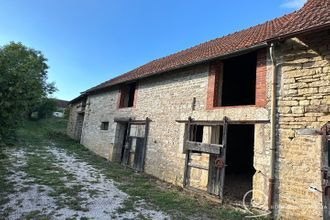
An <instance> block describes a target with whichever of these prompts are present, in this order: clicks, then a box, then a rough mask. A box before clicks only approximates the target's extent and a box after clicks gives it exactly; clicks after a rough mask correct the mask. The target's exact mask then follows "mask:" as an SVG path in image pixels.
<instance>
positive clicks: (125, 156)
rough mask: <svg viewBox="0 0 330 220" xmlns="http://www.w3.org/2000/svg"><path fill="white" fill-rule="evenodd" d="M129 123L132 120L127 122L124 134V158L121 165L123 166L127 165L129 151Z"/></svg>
mask: <svg viewBox="0 0 330 220" xmlns="http://www.w3.org/2000/svg"><path fill="white" fill-rule="evenodd" d="M131 121H132V119H129V120H128V123H127V133H126V140H125V146H124V148H125V149H124V157H123V161H122V163H123V164H124V165H128V162H129V157H130V150H131V141H130V137H129V135H130V133H131Z"/></svg>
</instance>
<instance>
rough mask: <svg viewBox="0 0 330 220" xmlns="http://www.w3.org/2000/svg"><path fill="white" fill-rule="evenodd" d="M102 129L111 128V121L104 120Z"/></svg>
mask: <svg viewBox="0 0 330 220" xmlns="http://www.w3.org/2000/svg"><path fill="white" fill-rule="evenodd" d="M101 130H109V122H108V121H104V122H102V123H101Z"/></svg>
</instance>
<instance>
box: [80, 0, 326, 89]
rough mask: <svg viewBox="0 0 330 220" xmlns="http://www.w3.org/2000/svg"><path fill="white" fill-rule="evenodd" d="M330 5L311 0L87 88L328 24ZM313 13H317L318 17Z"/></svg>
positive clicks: (112, 82)
mask: <svg viewBox="0 0 330 220" xmlns="http://www.w3.org/2000/svg"><path fill="white" fill-rule="evenodd" d="M329 5H330V0H308V1H307V2H306V3H305V4H304V6H303V7H302V8H301V9H299V10H296V11H293V12H291V13H287V14H284V15H282V16H280V17H277V18H274V19H272V20H268V21H265V22H262V23H259V24H257V25H254V26H252V27H248V28H245V29H242V30H240V31H235V32H233V33H229V34H226V35H223V36H221V37H217V38H214V39H211V40H209V41H206V42H202V43H200V44H197V45H195V46H192V47H189V48H187V49H183V50H179V51H177V52H174V53H172V54H169V55H167V56H164V57H160V58H157V59H154V60H151V61H150V62H147V63H145V64H143V65H141V66H139V67H137V68H135V69H133V70H130V71H128V72H126V73H124V74H121V75H119V76H117V77H114V78H112V79H110V80H107V81H105V82H103V83H100V84H98V85H96V86H94V87H92V88H90V89H88V90H86V91H85V92H87V93H88V92H92V91H96V90H99V89H104V88H107V87H110V86H113V85H116V84H119V83H123V82H127V81H131V80H136V79H139V78H142V77H147V76H150V75H154V74H158V73H163V72H166V71H169V70H173V69H178V68H182V67H184V66H187V65H191V64H194V63H198V62H202V61H207V60H210V59H214V58H216V57H221V56H223V55H225V54H229V53H233V52H235V51H237V50H243V49H247V48H250V47H252V46H255V45H258V44H262V43H265V42H269V41H272V40H274V39H276V38H278V37H285V36H288V35H289V34H291V35H292V34H297V33H299V32H302V31H306V30H309V29H310V28H317V27H320V26H322V25H324V24H326V25H328V24H330V16H329V14H330V9H329ZM313 16H314V17H315V16H316V19H314V17H313ZM324 17H325V18H324Z"/></svg>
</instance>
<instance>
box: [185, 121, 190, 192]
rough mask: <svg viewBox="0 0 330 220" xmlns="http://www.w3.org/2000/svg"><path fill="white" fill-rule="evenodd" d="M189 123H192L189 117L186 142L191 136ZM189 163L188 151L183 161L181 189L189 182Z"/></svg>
mask: <svg viewBox="0 0 330 220" xmlns="http://www.w3.org/2000/svg"><path fill="white" fill-rule="evenodd" d="M191 121H192V118H191V117H189V118H188V135H187V136H188V137H187V140H188V141H190V136H191ZM187 140H185V142H184V144H185V145H186V144H187V143H186V142H187ZM189 161H190V151H189V149H188V150H187V153H186V159H185V164H184V175H183V187H185V186H187V185H188V181H189V166H188V164H189Z"/></svg>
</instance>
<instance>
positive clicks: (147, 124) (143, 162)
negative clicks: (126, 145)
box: [140, 117, 150, 171]
mask: <svg viewBox="0 0 330 220" xmlns="http://www.w3.org/2000/svg"><path fill="white" fill-rule="evenodd" d="M149 122H150V119H149V118H148V117H147V118H146V124H145V128H144V129H145V130H144V143H143V153H142V169H141V170H140V171H143V170H144V164H145V158H146V152H147V145H148V135H149Z"/></svg>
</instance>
